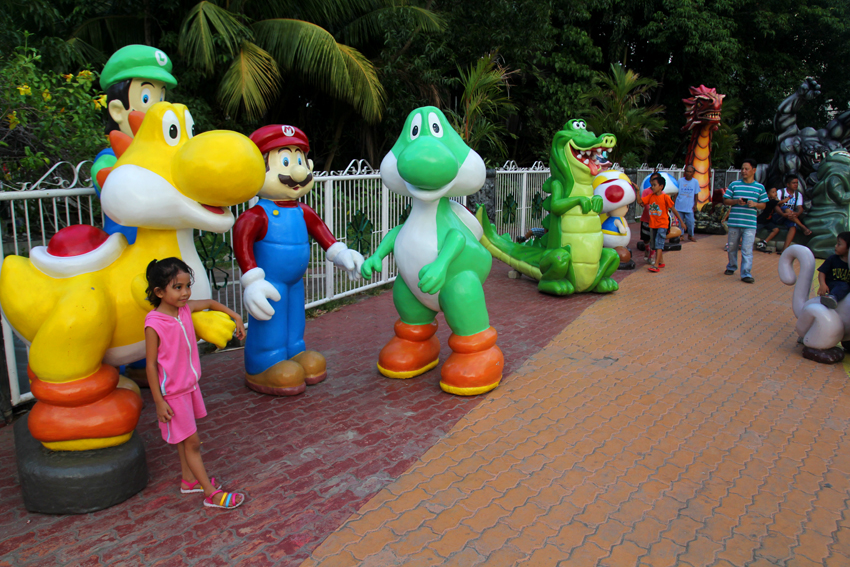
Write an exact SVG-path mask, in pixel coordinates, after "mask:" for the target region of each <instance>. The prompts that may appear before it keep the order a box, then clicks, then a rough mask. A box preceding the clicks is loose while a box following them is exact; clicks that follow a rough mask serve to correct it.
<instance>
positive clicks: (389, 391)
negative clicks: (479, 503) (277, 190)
mask: <svg viewBox="0 0 850 567" xmlns="http://www.w3.org/2000/svg"><path fill="white" fill-rule="evenodd" d="M639 262H641V263H642V260H639ZM507 271H508V268H507V266H506V265H504V264H502V263H501V262H498V261H497V262H494V264H493V271H492V272H491V275H490V278H489V279H488V281H487V283H486V293H487V299H488V305H489V309H490V314H491V323H492V324H493V326H494V327H495V328H496V329H497V330H498V332H499V343H498V344H499V346H500V347H501V348H502V350H503V351H504V353H505V360H506V364H505V366H506V368H505V379H504V382H503V383H504V384H508V383H510V381H511V378H510V375H511V373H512V372H514V371H515V370H517V369H519V368H520V367H521V365H522V363H523V362H524V361H525V360H526V359H527V358H528V357H529V356H531V355H533V354H534V353H535V352H537V351H538V350H539V349H541V348H542V347H544V346H545V345H546V344H547V343H548V342H549V341H550V340H551V339H552V338H553V337H554V336H556V335H557V334H558V333H559V332H560V331H561V330H562V329H563V328H564V327H565V326H566V325H568V324H569V323H570V322H571V321H573V320H574V319H575V318H576V317H577V316H578V315H579V314H580V313H581V312H582V311H583V310H584V309H585V308H587V307H588V306H589V305H591V304H593V303H594V302H595V301H597V300H598V299H600V296H597V295H593V294H588V295H578V296H574V297H570V298H554V297H549V296H545V295H542V294H540V293H538V292H537V288H536V282H533V281H532V280H529V279H528V278H523V279H522V280H518V281H517V280H510V279H508V278H507ZM630 273H631V272H619V273H618V274H617V276H616V277H617V279H618V280H622V279H623V278H624V277H626V276H627V275H628V274H630ZM395 319H396V314H395V310H394V308H393V306H392V298H391V294H390V293H383V294H381V295H379V296H376V297H371V298H367V299H364V300H363V301H360V302H358V303H356V304H353V305H348V306H345V307H344V308H342V309H340V310H338V311H335V312H332V313H328V314H325V315H323V316H321V317H319V318H317V319H315V320H312V321H309V322H308V325H307V337H306V338H307V344H308V347H309V348H315V349H317V350H319V351H321V352H323V353H324V354H325V355H326V356H327V358H328V361H329V368H328V370H329V378H328V380H326V381H325V382H324V383H322V384H319V385H317V386H312V387H308V389H307V392H306V393H305V394H304V395H301V396H297V397H294V398H274V397H269V396H263V395H259V394H256V393H254V392H252V391H250V390H248V389H246V388H245V387H244V386H243V384H242V372H243V370H242V353H241V351H234V352H229V353H220V354H213V355H209V356H206V357H204V358H203V361H202V365H203V379H202V380H203V381H202V384H203V390H204V397H205V400H206V404H207V409H208V411H209V416H208V417H207V418H205V419H204V420H202V421H201V422H200V424H199V430H200V433H201V436H202V439H203V440H204V449H203V455H204V460H205V463H206V465H207V470H208V471H209V472H210V473H211V474H213V475H217V476H218V477H219V478H221V479H224V481H225V488H228V489H240V490H243V491H244V492H245V493H246V494H247V496H248V501H247V502H246V504H245V505H243V506H242V507H241V508H240V509H238V510H236V511H234V512H221V511H218V510H210V509H204V508H202V506H201V497H199V496H198V495H191V496H184V495H180V494H179V492H178V483H179V478H180V468H179V462H178V460H177V456H176V452H175V451H174V450H173V449H171V448H169V447H167V446H166V444H165V443H164V442H163V441H162V439H161V437H160V434H159V430H158V428H157V427H156V423H155V421H156V418H155V411H154V406H153V404H152V403H151V398H150V394H149V393H148V392H145V394H144V397H145V399H146V401H147V402H148V403H147V406H146V408H145V410H144V412H143V413H142V418H141V421H140V424H139V427H138V429H137V432H138V433H139V434H140V435H141V437H142V439H143V441H144V443H145V447H146V451H147V457H148V466H149V469H150V474H151V479H150V483H149V484H148V487H147V488H146V489H145V490H144V491H142V492H141V493H140V494H138V495H137V496H134V497H133V498H131V499H130V500H128V501H127V502H125V503H123V504H120V505H117V506H114V507H112V508H110V509H108V510H103V511H100V512H96V513H93V514H87V515H84V516H64V517H61V516H45V515H40V514H30V513H28V512H27V511H26V510H25V509H24V508H23V503H22V500H21V497H20V494H19V487H18V484H17V480H16V476H17V473H16V464H15V458H14V446H13V440H12V428H11V427H6V428H3V429H0V534H2V536H0V567H2V566H3V565H10V564H11V565H16V566H24V565H39V566H41V565H119V564H120V565H168V566H179V565H193V564H194V565H204V566H206V565H235V564H240V565H241V564H244V565H266V564H275V565H298V564H300V563H301V562H302V561H303V560H304V559H305V558H307V557H308V556H309V555H310V553H311V552H312V551H313V549H314V548H315V547H316V546H317V545H318V544H319V543H320V542H321V541H322V540H323V539H324V538H325V537H326V536H327V534H329V533H331V532H333V531H334V530H335V529H337V528H338V527H339V526H340V525H341V524H342V523H343V522H344V521H345V520H346V519H347V518H348V517H349V516H350V515H351V514H353V513H354V512H355V511H357V510H358V509H359V508H360V507H361V506H362V505H363V504H365V503H366V502H367V501H368V500H369V499H370V498H371V497H372V496H373V495H375V494H376V493H377V492H378V491H380V490H381V489H382V488H384V487H385V486H386V485H388V484H389V483H391V482H393V481H394V480H396V479H397V478H398V477H399V476H400V475H401V474H402V473H403V472H404V471H405V470H406V469H407V468H409V467H410V466H411V465H412V464H413V463H415V462H416V461H417V460H418V459H419V458H420V457H421V456H422V454H423V453H425V451H427V450H428V449H429V448H430V447H431V446H432V445H433V444H434V443H436V442H437V441H439V440H440V439H441V438H442V437H443V436H445V435H446V434H447V433H448V432H449V431H450V430H451V428H452V427H453V426H454V424H455V423H456V422H457V421H458V420H459V419H460V418H461V417H463V416H464V415H465V414H466V413H467V412H468V411H470V410H471V409H472V408H473V407H475V406H476V405H477V404H478V403H480V402H481V400H482V399H484V397H476V398H462V397H456V396H451V395H448V394H444V393H442V392H441V391H440V389H439V386H438V383H439V367H437V369H435V370H433V371H431V372H429V373H428V374H426V375H424V376H421V377H418V378H415V379H411V380H404V381H402V380H390V379H386V378H383V377H381V376H380V375H379V374H378V373H377V370H376V369H375V362H376V360H377V354H378V350H379V349H380V347H381V346H382V345H383V343H384V342H386V341H387V340H388V339H389V338H390V336H391V333H392V325H393V322H394V321H395ZM440 324H441V326H440V330H439V332H438V336H439V337H440V340H441V342H442V344H443V352H442V354H441V359H442V360H445V358H446V356H448V354H449V350H448V347H447V346H446V340H447V339H448V335H449V331H448V328H447V327H446V325H445V322H444V320H443V319H442V316H441V317H440ZM497 391H498V390H497Z"/></svg>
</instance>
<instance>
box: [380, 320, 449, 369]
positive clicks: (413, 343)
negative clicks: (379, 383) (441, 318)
mask: <svg viewBox="0 0 850 567" xmlns="http://www.w3.org/2000/svg"><path fill="white" fill-rule="evenodd" d="M436 333H437V322H436V321H434V322H433V323H430V324H428V325H408V324H406V323H402V322H401V319H399V320H398V321H396V322H395V336H394V337H393V338H392V339H390V342H388V343H387V344H386V345H384V348H382V349H381V354H380V355H379V356H378V370H379V371H380V373H381V374H383V375H384V376H386V377H387V378H413V377H414V376H419V375H420V374H424V373H425V372H428V371H429V370H431V369H432V368H434V367H435V366H437V364H438V363H439V362H440V341H439V340H438V339H437V337H436V336H435V334H436Z"/></svg>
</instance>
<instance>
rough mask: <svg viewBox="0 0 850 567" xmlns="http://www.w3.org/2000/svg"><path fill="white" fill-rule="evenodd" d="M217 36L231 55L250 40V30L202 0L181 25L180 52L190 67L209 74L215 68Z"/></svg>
mask: <svg viewBox="0 0 850 567" xmlns="http://www.w3.org/2000/svg"><path fill="white" fill-rule="evenodd" d="M215 34H218V36H219V37H220V38H221V42H222V43H223V45H224V48H225V49H226V50H227V52H228V54H229V55H234V54H235V53H236V52H237V51H239V49H240V46H241V44H242V41H243V40H244V39H247V38H250V30H249V29H248V28H246V27H245V26H244V25H243V24H242V22H240V21H239V20H238V19H237V18H236V16H234V15H233V14H232V13H231V12H228V11H227V10H225V9H224V8H222V7H220V6H217V5H216V4H213V3H212V2H209V1H208V0H203V1H202V2H199V3H197V4H196V5H195V6H194V7H193V8H192V9H191V10H189V13H188V14H187V15H186V19H184V20H183V24H182V25H181V26H180V43H179V49H180V53H182V54H183V55H185V56H186V59H187V60H188V61H189V63H190V64H191V65H194V66H195V67H198V68H200V69H201V70H202V71H204V72H206V73H212V72H213V70H214V67H215V58H216V42H215V38H214V36H215Z"/></svg>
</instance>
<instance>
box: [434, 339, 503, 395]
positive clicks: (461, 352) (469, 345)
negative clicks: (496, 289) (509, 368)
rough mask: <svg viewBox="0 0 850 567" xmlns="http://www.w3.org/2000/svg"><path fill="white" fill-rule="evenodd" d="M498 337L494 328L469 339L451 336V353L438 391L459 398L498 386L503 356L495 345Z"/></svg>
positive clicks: (444, 365)
mask: <svg viewBox="0 0 850 567" xmlns="http://www.w3.org/2000/svg"><path fill="white" fill-rule="evenodd" d="M497 338H498V333H496V329H494V328H493V327H490V328H488V329H486V330H484V331H481V332H480V333H476V334H474V335H471V336H469V337H461V336H458V335H455V334H452V336H451V337H449V346H450V347H451V349H452V354H451V356H449V358H448V359H446V362H445V363H443V369H442V373H441V376H442V379H441V380H440V388H442V389H443V391H444V392H448V393H450V394H457V395H458V396H476V395H478V394H483V393H484V392H489V391H490V390H492V389H494V388H495V387H496V386H498V385H499V381H500V380H501V379H502V371H503V370H504V367H505V357H504V355H503V354H502V351H501V350H500V349H499V347H497V346H496V339H497Z"/></svg>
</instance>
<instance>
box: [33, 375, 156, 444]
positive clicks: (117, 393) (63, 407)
mask: <svg viewBox="0 0 850 567" xmlns="http://www.w3.org/2000/svg"><path fill="white" fill-rule="evenodd" d="M27 373H28V375H29V378H30V384H31V386H30V387H31V390H32V393H33V396H35V398H36V399H37V400H38V401H37V402H36V404H35V405H34V406H33V408H32V411H30V414H29V420H28V421H29V430H30V433H31V434H32V436H33V437H34V438H35V439H37V440H39V441H41V442H42V443H43V444H44V446H45V447H47V448H48V449H53V450H59V451H84V450H89V449H102V448H105V447H113V446H116V445H120V444H121V443H124V442H126V441H127V440H129V438H130V436H131V435H132V433H133V430H134V429H135V428H136V425H137V424H138V422H139V416H140V415H141V413H142V405H143V403H142V399H141V398H140V397H139V396H138V394H136V393H135V392H134V391H132V390H128V389H125V388H118V387H117V385H118V370H116V369H115V368H114V367H112V366H109V365H106V364H104V365H101V367H100V368H99V369H98V370H96V371H95V372H94V373H93V374H91V375H89V376H87V377H85V378H83V379H81V380H74V381H72V382H62V383H53V382H46V381H44V380H40V379H39V378H38V377H37V376H36V375H35V374H34V373H33V372H32V370H30V369H29V368H28V369H27Z"/></svg>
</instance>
